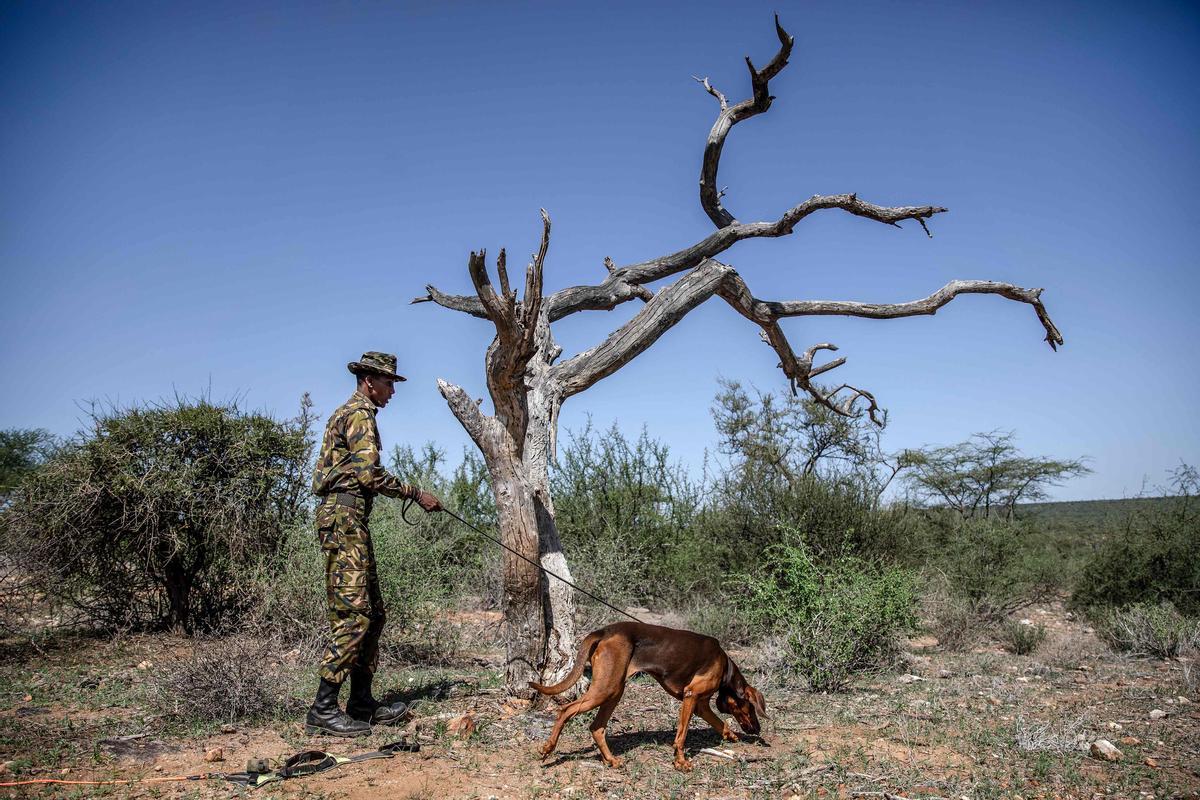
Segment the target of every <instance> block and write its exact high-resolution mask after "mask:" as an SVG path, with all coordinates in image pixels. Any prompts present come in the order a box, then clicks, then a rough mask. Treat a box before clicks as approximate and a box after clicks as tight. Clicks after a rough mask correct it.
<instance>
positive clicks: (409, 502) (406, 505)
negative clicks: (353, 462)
mask: <svg viewBox="0 0 1200 800" xmlns="http://www.w3.org/2000/svg"><path fill="white" fill-rule="evenodd" d="M414 502H415V501H413V500H406V501H405V503H404V505H403V507H401V509H400V516H401V517H403V518H404V521H405V522H408V517H407V516H405V514H406V512H407V511H408V509H409V507H411V506H412V504H413V503H414ZM442 511H445V512H446V513H447V514H449V515H450V516H452V517H454V518H455V519H456V520H458V521H459V522H461V523H462V524H463V525H466V526H467V527H468V528H470V529H471V530H473V531H475V532H476V533H478V534H479V535H480V536H483V537H485V538H487V539H490V540H491V541H493V542H495V543H496V544H498V545H500V546H501V547H503V548H504V549H505V550H507V551H508V552H510V553H512V554H513V555H514V556H516V557H517V558H519V559H521V560H522V561H525V562H528V563H530V564H532V565H533V566H535V567H537V568H538V569H539V570H541V571H542V572H544V573H545V574H546V575H548V576H550V577H551V578H554V579H556V580H559V581H562V582H563V583H565V584H566V585H567V586H570V587H571V588H572V589H574V590H575V591H577V592H582V593H583V594H586V595H587V596H588V597H590V598H592V599H593V600H595V601H596V602H597V603H599V604H600V605H602V606H606V607H608V608H611V609H612V610H613V611H615V612H617V613H618V614H622V615H624V616H626V617H629V618H630V619H631V620H633V621H634V622H641V620H640V619H638V618H637V617H635V616H634V615H633V614H630V613H629V612H628V611H625V610H623V609H620V608H617V607H616V606H614V605H613V604H612V603H610V602H608V601H607V600H605V599H604V598H602V597H597V596H596V595H594V594H592V593H591V592H589V591H588V590H587V589H584V588H582V587H580V586H577V585H576V584H574V583H571V582H570V581H569V580H567V579H566V578H564V577H562V576H561V575H558V574H556V573H554V572H551V571H550V570H548V569H546V568H545V567H543V566H542V565H541V564H539V563H537V562H536V561H534V560H533V559H532V558H527V557H526V556H525V555H523V554H522V553H518V552H517V551H516V550H514V549H513V548H511V547H509V546H508V545H506V544H505V543H504V542H502V541H500V540H499V539H497V538H496V537H495V536H492V535H491V534H490V533H487V532H486V531H482V530H480V529H479V528H476V527H475V526H474V525H472V524H471V523H469V522H467V521H466V520H465V519H463V518H462V517H460V516H459V515H458V514H456V513H454V512H453V511H451V510H450V509H448V508H446V507H445V506H442ZM408 524H409V525H412V524H414V523H412V522H408Z"/></svg>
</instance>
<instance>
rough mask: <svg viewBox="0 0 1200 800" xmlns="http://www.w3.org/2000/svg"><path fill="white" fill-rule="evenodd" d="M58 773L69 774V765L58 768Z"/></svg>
mask: <svg viewBox="0 0 1200 800" xmlns="http://www.w3.org/2000/svg"><path fill="white" fill-rule="evenodd" d="M58 774H59V775H70V774H71V768H70V767H63V768H62V769H60V770H59V771H58Z"/></svg>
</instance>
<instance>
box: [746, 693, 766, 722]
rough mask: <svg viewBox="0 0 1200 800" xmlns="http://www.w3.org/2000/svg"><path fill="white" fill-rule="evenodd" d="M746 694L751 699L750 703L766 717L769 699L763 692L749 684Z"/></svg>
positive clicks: (760, 714) (761, 715)
mask: <svg viewBox="0 0 1200 800" xmlns="http://www.w3.org/2000/svg"><path fill="white" fill-rule="evenodd" d="M746 695H747V697H748V698H749V700H750V705H752V706H754V710H755V711H757V712H758V715H759V716H760V717H765V716H766V715H767V701H766V698H764V697H763V696H762V692H760V691H759V690H758V689H755V688H754V687H753V686H747V687H746Z"/></svg>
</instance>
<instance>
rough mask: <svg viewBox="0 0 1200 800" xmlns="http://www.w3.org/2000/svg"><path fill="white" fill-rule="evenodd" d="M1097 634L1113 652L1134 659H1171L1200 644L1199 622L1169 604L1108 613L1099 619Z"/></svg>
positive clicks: (1145, 605)
mask: <svg viewBox="0 0 1200 800" xmlns="http://www.w3.org/2000/svg"><path fill="white" fill-rule="evenodd" d="M1098 632H1099V634H1100V637H1101V638H1102V639H1103V640H1104V641H1105V643H1107V644H1108V646H1109V647H1111V648H1112V649H1113V650H1117V651H1119V652H1127V653H1130V654H1131V655H1135V656H1157V657H1158V658H1174V657H1175V656H1177V655H1179V654H1180V653H1181V652H1183V651H1185V650H1188V649H1191V648H1195V647H1197V646H1198V645H1200V622H1198V621H1197V620H1194V619H1188V618H1187V617H1184V616H1183V615H1182V614H1180V613H1179V612H1178V611H1177V610H1176V609H1175V607H1174V606H1172V605H1171V604H1170V603H1162V604H1161V605H1151V604H1149V603H1140V604H1137V605H1132V606H1129V607H1127V608H1122V609H1115V610H1111V611H1109V612H1107V613H1106V614H1104V615H1103V616H1102V617H1101V618H1100V624H1099V627H1098Z"/></svg>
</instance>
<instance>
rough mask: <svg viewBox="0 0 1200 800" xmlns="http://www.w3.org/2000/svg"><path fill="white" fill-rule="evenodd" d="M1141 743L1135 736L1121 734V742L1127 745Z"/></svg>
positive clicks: (1131, 745)
mask: <svg viewBox="0 0 1200 800" xmlns="http://www.w3.org/2000/svg"><path fill="white" fill-rule="evenodd" d="M1141 743H1142V740H1141V739H1139V738H1137V737H1136V736H1122V737H1121V744H1125V745H1129V746H1130V747H1133V746H1135V745H1139V744H1141Z"/></svg>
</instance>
